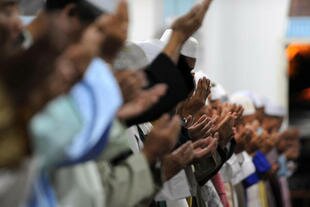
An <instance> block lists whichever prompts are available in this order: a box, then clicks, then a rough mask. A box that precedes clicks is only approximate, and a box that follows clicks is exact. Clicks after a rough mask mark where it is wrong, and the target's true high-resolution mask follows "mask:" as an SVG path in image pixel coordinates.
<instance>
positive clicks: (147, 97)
mask: <svg viewBox="0 0 310 207" xmlns="http://www.w3.org/2000/svg"><path fill="white" fill-rule="evenodd" d="M166 91H167V86H166V85H165V84H157V85H155V86H154V87H152V88H151V89H148V90H143V91H141V92H140V94H139V95H138V96H137V97H135V98H133V99H132V100H131V101H129V102H127V103H125V104H124V105H123V106H122V107H121V108H120V109H119V111H118V113H117V117H118V118H119V119H120V120H122V121H126V120H128V119H132V118H135V117H137V116H139V115H140V114H142V113H143V112H145V111H147V110H148V109H150V108H151V107H152V106H153V105H154V104H156V103H157V102H158V100H159V99H160V97H162V96H163V95H164V94H165V93H166Z"/></svg>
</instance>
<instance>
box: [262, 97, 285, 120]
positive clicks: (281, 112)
mask: <svg viewBox="0 0 310 207" xmlns="http://www.w3.org/2000/svg"><path fill="white" fill-rule="evenodd" d="M265 114H266V115H269V116H277V117H285V116H286V111H285V109H284V108H283V107H282V106H280V105H277V104H275V103H273V102H271V101H270V100H266V103H265Z"/></svg>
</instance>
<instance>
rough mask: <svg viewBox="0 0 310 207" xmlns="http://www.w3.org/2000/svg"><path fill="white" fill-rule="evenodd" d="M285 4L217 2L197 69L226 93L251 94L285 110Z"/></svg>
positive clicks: (284, 1)
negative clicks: (243, 90) (253, 93)
mask: <svg viewBox="0 0 310 207" xmlns="http://www.w3.org/2000/svg"><path fill="white" fill-rule="evenodd" d="M288 7H289V0H272V1H270V0H250V1H249V0H233V1H227V0H217V1H214V2H213V5H212V6H211V9H210V12H209V13H208V15H207V19H206V22H205V25H204V28H203V29H202V33H203V37H204V38H203V40H202V45H203V51H204V53H203V54H202V57H203V58H202V59H201V61H200V65H199V68H200V69H202V70H204V71H206V72H207V74H209V76H210V77H211V78H213V79H215V80H217V81H218V82H219V83H221V84H223V85H224V87H225V88H226V89H227V90H228V91H229V92H234V91H237V90H242V89H250V90H253V91H256V92H258V93H260V94H262V95H265V96H267V97H269V98H270V99H272V100H273V101H275V102H277V103H279V104H282V105H283V106H287V77H286V71H287V69H286V59H285V51H284V47H285V45H284V37H285V32H286V23H287V13H288Z"/></svg>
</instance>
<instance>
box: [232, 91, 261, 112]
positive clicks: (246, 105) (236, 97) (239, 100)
mask: <svg viewBox="0 0 310 207" xmlns="http://www.w3.org/2000/svg"><path fill="white" fill-rule="evenodd" d="M229 100H230V102H231V103H234V104H238V105H241V106H242V107H243V109H244V112H243V115H244V116H248V115H253V114H255V112H256V110H255V106H254V104H253V102H252V101H251V99H250V98H249V97H247V96H244V95H240V94H233V95H231V96H230V97H229Z"/></svg>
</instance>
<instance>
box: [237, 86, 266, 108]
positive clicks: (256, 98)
mask: <svg viewBox="0 0 310 207" xmlns="http://www.w3.org/2000/svg"><path fill="white" fill-rule="evenodd" d="M235 94H238V95H243V96H247V97H249V98H250V99H251V100H252V102H253V103H254V105H255V107H256V108H261V107H264V106H265V104H264V103H265V98H264V97H263V96H261V95H259V94H257V93H254V92H252V91H248V90H245V91H238V92H237V93H235Z"/></svg>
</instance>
